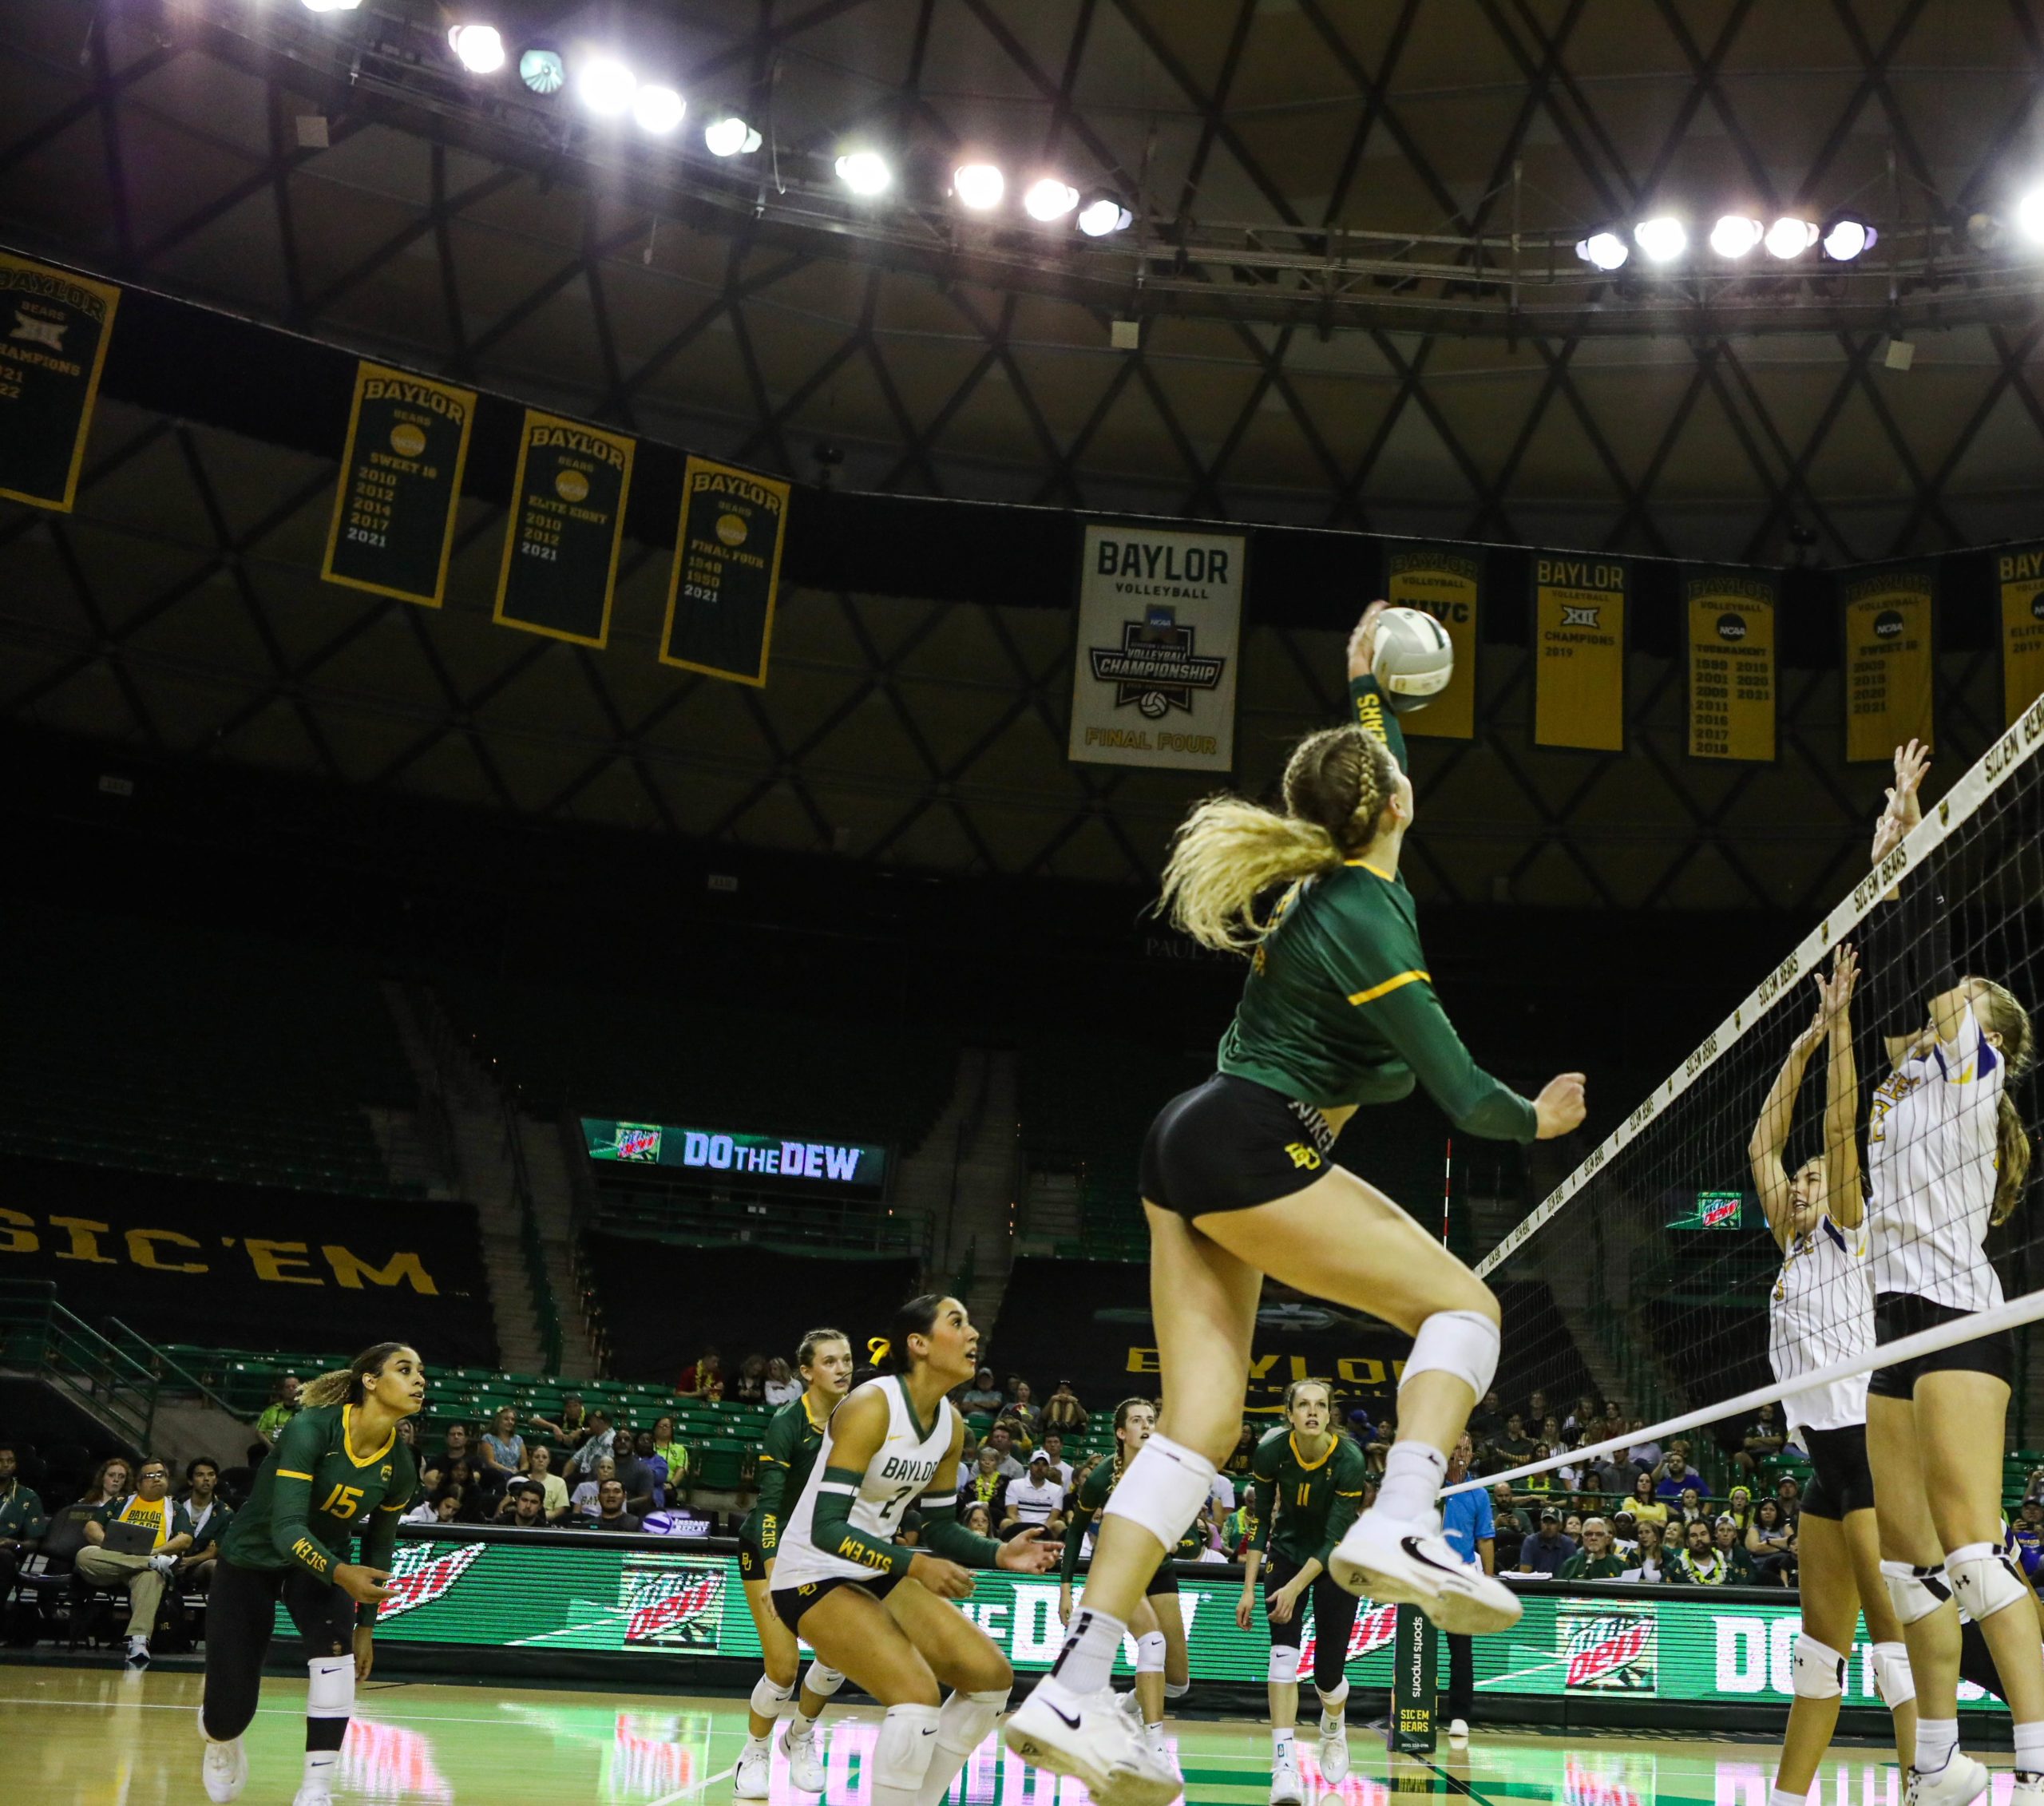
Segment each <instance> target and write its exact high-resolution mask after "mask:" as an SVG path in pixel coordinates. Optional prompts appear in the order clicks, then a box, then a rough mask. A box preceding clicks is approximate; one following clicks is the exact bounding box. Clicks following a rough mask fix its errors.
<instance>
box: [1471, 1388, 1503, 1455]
mask: <svg viewBox="0 0 2044 1806" xmlns="http://www.w3.org/2000/svg"><path fill="white" fill-rule="evenodd" d="M1503 1432H1504V1404H1503V1400H1500V1399H1499V1396H1498V1389H1497V1388H1496V1387H1495V1386H1493V1387H1491V1389H1490V1390H1489V1391H1488V1392H1486V1393H1484V1394H1483V1398H1482V1399H1481V1400H1480V1401H1479V1403H1478V1404H1477V1406H1476V1409H1475V1410H1474V1411H1472V1412H1470V1413H1469V1441H1470V1446H1471V1447H1472V1448H1474V1447H1475V1446H1476V1444H1479V1443H1495V1441H1496V1440H1498V1438H1499V1436H1501V1435H1503Z"/></svg>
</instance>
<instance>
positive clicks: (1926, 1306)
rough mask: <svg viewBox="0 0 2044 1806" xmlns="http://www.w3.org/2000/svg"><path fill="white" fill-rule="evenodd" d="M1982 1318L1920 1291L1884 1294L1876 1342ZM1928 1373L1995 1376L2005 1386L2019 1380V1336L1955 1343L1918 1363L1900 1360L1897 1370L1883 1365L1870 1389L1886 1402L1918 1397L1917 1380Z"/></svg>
mask: <svg viewBox="0 0 2044 1806" xmlns="http://www.w3.org/2000/svg"><path fill="white" fill-rule="evenodd" d="M1977 1314H1979V1313H1976V1312H1974V1311H1962V1310H1955V1309H1953V1308H1952V1307H1951V1305H1940V1304H1935V1303H1933V1302H1932V1301H1931V1300H1930V1299H1928V1298H1923V1297H1918V1296H1917V1295H1916V1294H1915V1293H1914V1292H1884V1293H1880V1296H1879V1297H1876V1299H1875V1300H1874V1341H1875V1343H1876V1345H1880V1344H1883V1343H1887V1342H1899V1341H1901V1340H1902V1338H1903V1337H1905V1336H1913V1335H1915V1333H1917V1332H1918V1331H1919V1329H1935V1328H1936V1327H1937V1326H1938V1325H1939V1324H1941V1323H1955V1322H1957V1321H1959V1318H1961V1317H1973V1316H1976V1315H1977ZM1926 1373H1991V1374H1993V1375H1994V1377H1995V1378H1996V1379H1997V1380H2002V1382H2004V1383H2005V1384H2006V1383H2008V1382H2010V1381H2013V1380H2014V1378H2015V1338H2014V1337H2013V1336H2012V1335H2010V1333H2009V1332H2008V1331H2007V1330H2006V1329H1998V1330H1996V1331H1995V1332H1994V1334H1993V1335H1991V1336H1976V1337H1973V1339H1972V1340H1971V1341H1965V1342H1955V1343H1953V1344H1952V1345H1951V1347H1950V1348H1948V1349H1939V1350H1938V1352H1937V1353H1935V1354H1927V1355H1919V1356H1917V1357H1916V1358H1915V1360H1904V1361H1898V1362H1897V1363H1896V1364H1895V1365H1894V1366H1892V1367H1877V1368H1875V1369H1874V1372H1873V1376H1872V1379H1870V1380H1868V1382H1867V1389H1868V1391H1869V1392H1872V1393H1874V1394H1876V1396H1879V1397H1881V1398H1914V1397H1915V1396H1916V1382H1917V1381H1918V1380H1920V1379H1921V1378H1922V1377H1923V1376H1924V1375H1925V1374H1926Z"/></svg>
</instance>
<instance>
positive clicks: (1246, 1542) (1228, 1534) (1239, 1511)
mask: <svg viewBox="0 0 2044 1806" xmlns="http://www.w3.org/2000/svg"><path fill="white" fill-rule="evenodd" d="M1255 1498H1256V1495H1255V1494H1254V1493H1253V1492H1252V1491H1250V1489H1249V1488H1248V1487H1243V1489H1242V1503H1240V1504H1239V1505H1238V1506H1237V1507H1235V1508H1234V1511H1230V1513H1229V1514H1228V1515H1227V1517H1226V1519H1224V1520H1223V1521H1222V1525H1221V1547H1222V1551H1224V1552H1225V1553H1226V1555H1227V1558H1228V1559H1229V1560H1230V1561H1231V1562H1239V1561H1242V1560H1245V1559H1246V1558H1247V1556H1248V1555H1249V1546H1250V1544H1251V1543H1254V1541H1255V1540H1256V1508H1255Z"/></svg>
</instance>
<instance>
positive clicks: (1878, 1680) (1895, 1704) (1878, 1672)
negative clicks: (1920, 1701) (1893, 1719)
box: [1874, 1643, 1916, 1712]
mask: <svg viewBox="0 0 2044 1806" xmlns="http://www.w3.org/2000/svg"><path fill="white" fill-rule="evenodd" d="M1874 1686H1875V1689H1876V1691H1877V1692H1878V1693H1880V1696H1881V1704H1882V1705H1884V1706H1886V1707H1887V1708H1888V1710H1889V1711H1891V1712H1893V1711H1895V1710H1896V1709H1898V1708H1899V1707H1902V1706H1905V1705H1908V1704H1909V1703H1910V1701H1912V1700H1913V1699H1915V1697H1916V1676H1915V1671H1914V1670H1913V1669H1911V1667H1910V1665H1909V1646H1908V1645H1907V1644H1906V1643H1876V1644H1875V1645H1874Z"/></svg>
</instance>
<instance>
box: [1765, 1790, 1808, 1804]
mask: <svg viewBox="0 0 2044 1806" xmlns="http://www.w3.org/2000/svg"><path fill="white" fill-rule="evenodd" d="M1767 1806H1810V1796H1808V1794H1807V1793H1791V1792H1789V1789H1788V1788H1785V1787H1771V1788H1769V1789H1768V1790H1767Z"/></svg>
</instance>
